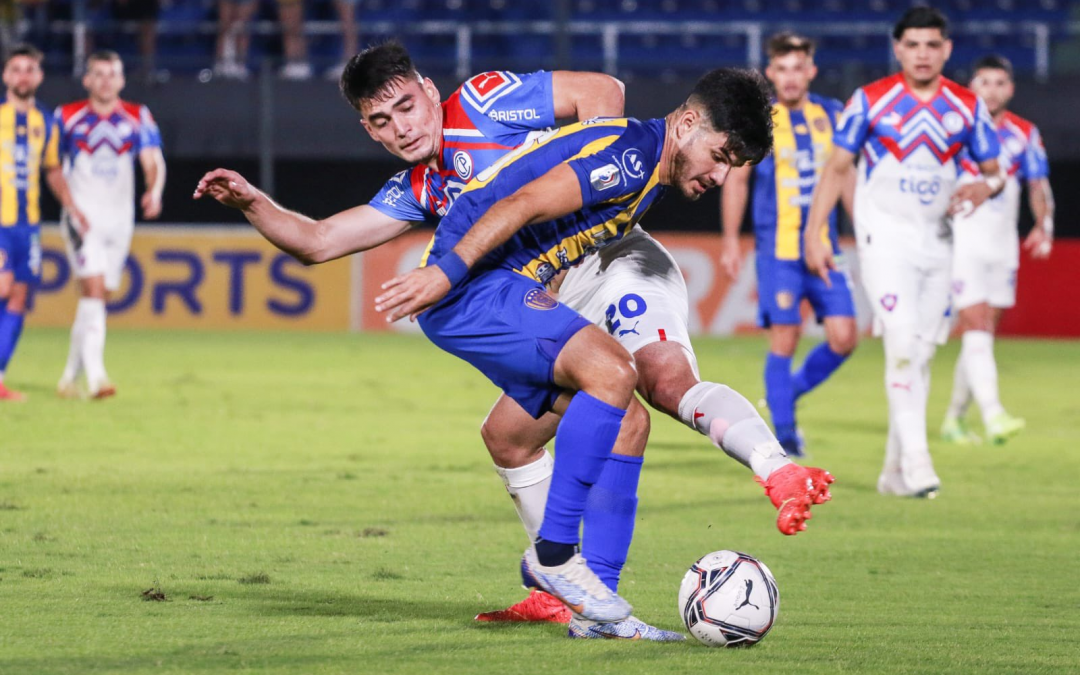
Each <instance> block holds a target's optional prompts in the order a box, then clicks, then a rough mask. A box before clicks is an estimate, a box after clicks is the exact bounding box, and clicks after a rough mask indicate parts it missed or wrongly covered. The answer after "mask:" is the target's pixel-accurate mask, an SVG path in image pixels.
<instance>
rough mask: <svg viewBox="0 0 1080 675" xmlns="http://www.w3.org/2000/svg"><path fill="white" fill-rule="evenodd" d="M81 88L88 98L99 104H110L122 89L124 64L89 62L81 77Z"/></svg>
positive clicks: (116, 61) (116, 62)
mask: <svg viewBox="0 0 1080 675" xmlns="http://www.w3.org/2000/svg"><path fill="white" fill-rule="evenodd" d="M83 86H84V87H86V91H88V92H89V93H90V98H92V99H94V100H95V101H98V102H99V103H112V102H113V101H115V100H116V99H117V98H119V96H120V90H122V89H123V88H124V64H123V62H121V61H120V60H115V61H91V62H90V68H89V69H88V70H87V71H86V75H84V76H83Z"/></svg>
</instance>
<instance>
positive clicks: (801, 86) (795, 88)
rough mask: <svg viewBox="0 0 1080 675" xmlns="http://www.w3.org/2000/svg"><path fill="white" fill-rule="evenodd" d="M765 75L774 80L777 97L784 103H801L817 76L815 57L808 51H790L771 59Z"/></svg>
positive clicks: (789, 104) (791, 104)
mask: <svg viewBox="0 0 1080 675" xmlns="http://www.w3.org/2000/svg"><path fill="white" fill-rule="evenodd" d="M765 77H767V78H769V81H770V82H772V84H773V88H774V89H775V90H776V98H777V99H778V100H779V101H780V102H781V103H783V104H784V105H788V106H793V105H797V104H799V103H800V102H801V101H802V100H803V98H805V97H806V92H808V91H809V90H810V82H811V81H813V79H814V78H815V77H817V66H815V65H814V59H813V58H812V57H811V56H810V55H809V54H807V53H806V52H790V53H788V54H784V55H783V56H777V57H775V58H773V59H770V60H769V67H768V68H766V69H765Z"/></svg>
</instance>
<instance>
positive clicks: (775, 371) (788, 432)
mask: <svg viewBox="0 0 1080 675" xmlns="http://www.w3.org/2000/svg"><path fill="white" fill-rule="evenodd" d="M765 402H766V403H768V404H769V412H770V413H771V414H772V419H773V427H774V428H775V429H776V438H777V440H779V441H780V442H781V443H783V442H785V441H787V440H794V439H795V387H794V383H793V381H792V377H791V357H789V356H780V355H778V354H773V353H772V352H769V354H768V355H767V356H766V357H765Z"/></svg>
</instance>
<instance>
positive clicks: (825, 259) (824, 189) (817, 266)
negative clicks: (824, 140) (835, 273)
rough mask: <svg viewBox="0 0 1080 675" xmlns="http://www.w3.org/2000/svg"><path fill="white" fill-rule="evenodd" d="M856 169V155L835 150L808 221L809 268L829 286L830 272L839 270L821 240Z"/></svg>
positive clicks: (816, 190)
mask: <svg viewBox="0 0 1080 675" xmlns="http://www.w3.org/2000/svg"><path fill="white" fill-rule="evenodd" d="M854 169H855V155H854V153H852V152H850V151H848V150H845V149H844V148H839V147H834V148H833V151H832V154H831V155H829V161H827V162H826V163H825V167H824V168H823V169H822V170H821V179H820V180H819V181H818V184H817V185H816V186H815V187H814V196H813V197H812V199H811V201H810V212H809V214H808V215H807V217H806V232H804V233H803V249H804V250H805V252H806V267H807V268H808V269H809V270H810V271H811V272H813V273H814V274H816V275H818V276H819V277H821V278H822V279H823V280H824V281H825V283H826V284H827V285H828V284H830V282H829V270H834V269H836V261H835V260H834V259H833V251H832V247H831V246H826V245H825V243H824V242H823V241H822V240H821V228H823V227H828V223H829V214H830V213H831V212H832V210H833V209H834V208H836V200H837V199H839V198H840V195H841V194H842V193H843V191H844V185H845V182H846V181H850V180H851V174H853V173H854Z"/></svg>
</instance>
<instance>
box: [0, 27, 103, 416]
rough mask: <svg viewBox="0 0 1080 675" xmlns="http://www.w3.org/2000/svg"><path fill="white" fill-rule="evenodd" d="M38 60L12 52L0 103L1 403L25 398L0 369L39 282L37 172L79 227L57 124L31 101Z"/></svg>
mask: <svg viewBox="0 0 1080 675" xmlns="http://www.w3.org/2000/svg"><path fill="white" fill-rule="evenodd" d="M41 58H42V56H41V52H40V51H38V50H37V49H35V48H34V47H30V46H20V47H16V48H14V49H12V50H11V52H10V53H9V54H8V57H7V59H6V60H5V61H4V86H5V87H6V88H7V91H6V94H5V96H4V99H3V101H0V400H9V401H20V400H22V399H23V398H24V396H23V395H22V394H21V393H19V392H16V391H12V390H10V389H8V388H7V387H6V386H4V371H5V370H7V367H8V364H9V363H10V362H11V356H12V354H14V353H15V347H16V345H17V344H18V342H19V336H20V335H21V334H22V328H23V320H24V314H25V312H26V303H27V296H28V294H29V293H30V291H31V290H32V288H33V287H34V286H35V285H36V284H37V283H38V281H40V278H41V172H42V170H44V171H45V180H46V182H47V183H48V185H49V189H50V190H52V193H53V195H55V196H56V199H57V201H59V202H60V203H61V204H62V205H64V206H65V207H66V208H69V209H71V214H72V223H73V226H74V227H75V228H76V229H81V228H83V227H84V225H83V219H82V214H81V213H79V211H78V209H77V208H76V207H75V206H74V204H72V202H71V195H70V193H69V192H68V188H67V184H66V183H65V182H64V175H63V170H62V169H61V168H60V156H59V141H60V139H59V133H58V130H57V126H56V122H55V120H54V119H53V115H52V113H50V112H49V111H48V110H46V109H45V108H44V107H43V106H42V105H41V104H39V103H38V102H37V101H36V100H35V98H34V96H35V94H36V93H37V89H38V87H39V86H41V81H42V80H43V79H44V77H45V75H44V73H43V72H42V70H41Z"/></svg>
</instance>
